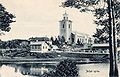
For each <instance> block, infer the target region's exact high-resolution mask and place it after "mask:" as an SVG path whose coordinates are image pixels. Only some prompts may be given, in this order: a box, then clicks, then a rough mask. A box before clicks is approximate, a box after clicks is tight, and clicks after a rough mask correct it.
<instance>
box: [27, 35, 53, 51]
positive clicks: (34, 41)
mask: <svg viewBox="0 0 120 77" xmlns="http://www.w3.org/2000/svg"><path fill="white" fill-rule="evenodd" d="M29 40H30V51H31V52H40V53H45V52H48V51H50V50H51V49H52V42H51V41H50V40H49V38H47V37H35V38H30V39H29Z"/></svg>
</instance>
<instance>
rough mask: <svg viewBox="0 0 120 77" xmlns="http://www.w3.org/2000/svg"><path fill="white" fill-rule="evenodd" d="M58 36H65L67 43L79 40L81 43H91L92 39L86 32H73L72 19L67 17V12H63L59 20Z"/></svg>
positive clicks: (74, 42)
mask: <svg viewBox="0 0 120 77" xmlns="http://www.w3.org/2000/svg"><path fill="white" fill-rule="evenodd" d="M59 36H60V37H61V38H62V37H64V38H65V42H67V43H68V44H76V43H77V41H78V40H79V41H80V43H81V44H84V45H86V44H92V42H93V40H92V37H90V36H89V35H88V34H85V33H79V32H73V31H72V21H71V20H70V19H69V18H68V14H67V13H66V12H65V13H64V14H63V19H62V20H60V21H59Z"/></svg>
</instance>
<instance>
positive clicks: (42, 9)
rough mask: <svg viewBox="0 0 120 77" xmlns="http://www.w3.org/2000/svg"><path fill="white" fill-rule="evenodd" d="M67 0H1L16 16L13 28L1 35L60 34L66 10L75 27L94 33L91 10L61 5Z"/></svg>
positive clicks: (1, 37)
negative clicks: (85, 10)
mask: <svg viewBox="0 0 120 77" xmlns="http://www.w3.org/2000/svg"><path fill="white" fill-rule="evenodd" d="M63 1H64V0H0V3H1V4H2V5H3V6H4V7H5V8H6V10H7V11H9V12H10V13H12V14H14V15H15V16H16V18H15V20H16V22H14V23H12V24H11V31H10V32H6V33H5V35H2V36H0V39H1V40H11V39H28V38H30V37H43V36H48V37H51V36H53V37H55V36H56V37H57V36H58V35H59V21H60V20H62V17H63V14H64V13H65V11H66V12H67V13H68V15H69V19H70V20H72V21H73V23H72V30H73V31H77V32H80V33H87V34H89V35H92V34H93V33H94V32H95V28H96V25H95V24H94V22H93V20H94V17H93V15H92V14H91V13H80V12H79V10H78V9H75V8H62V7H60V5H61V2H63Z"/></svg>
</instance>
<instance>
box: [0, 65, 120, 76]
mask: <svg viewBox="0 0 120 77" xmlns="http://www.w3.org/2000/svg"><path fill="white" fill-rule="evenodd" d="M77 66H78V68H79V77H109V64H105V63H99V64H79V65H77ZM118 67H119V73H120V64H118ZM54 68H55V66H54V65H47V66H46V65H41V64H7V65H5V64H3V65H2V66H1V67H0V77H40V76H41V75H42V74H44V73H47V72H49V71H52V70H54Z"/></svg>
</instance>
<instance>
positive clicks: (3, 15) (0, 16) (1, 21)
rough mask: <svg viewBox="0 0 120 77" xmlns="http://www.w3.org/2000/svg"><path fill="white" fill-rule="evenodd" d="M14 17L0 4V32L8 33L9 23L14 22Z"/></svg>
mask: <svg viewBox="0 0 120 77" xmlns="http://www.w3.org/2000/svg"><path fill="white" fill-rule="evenodd" d="M13 18H15V16H14V15H13V14H11V13H9V12H7V11H6V8H5V7H3V5H2V4H0V30H1V31H5V32H9V31H10V29H11V28H10V23H12V22H15V21H14V20H13Z"/></svg>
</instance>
